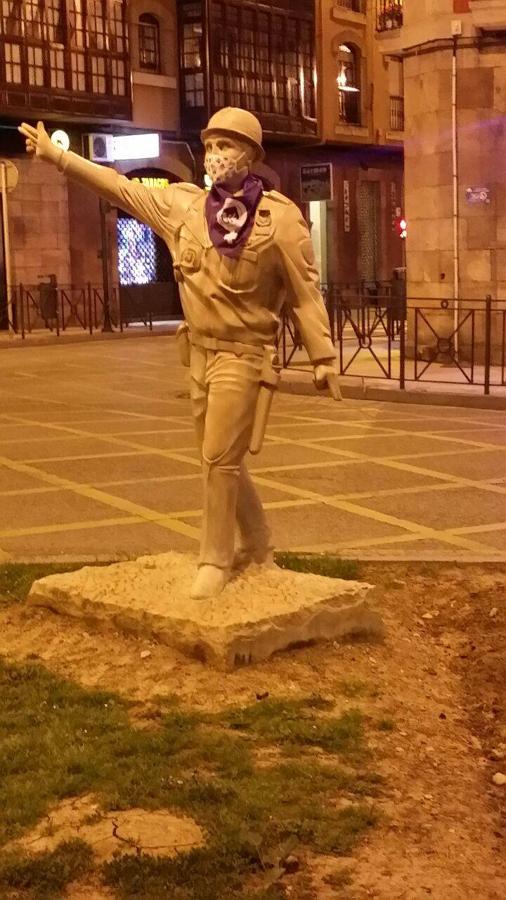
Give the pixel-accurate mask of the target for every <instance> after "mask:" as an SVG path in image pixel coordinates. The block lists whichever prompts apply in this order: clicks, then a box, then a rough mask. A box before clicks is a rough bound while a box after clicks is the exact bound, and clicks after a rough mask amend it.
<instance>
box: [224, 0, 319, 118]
mask: <svg viewBox="0 0 506 900" xmlns="http://www.w3.org/2000/svg"><path fill="white" fill-rule="evenodd" d="M274 5H275V7H276V9H272V10H268V8H267V4H265V3H264V4H262V6H261V8H260V7H259V8H257V9H255V8H252V6H251V5H249V4H248V5H247V6H246V5H245V4H242V3H238V2H234V0H227V2H226V3H225V2H223V0H213V2H212V5H211V51H212V62H213V65H212V71H213V104H212V105H213V108H214V109H217V108H219V107H221V106H241V107H244V108H245V109H249V110H251V111H252V112H255V113H257V114H258V113H260V114H262V113H263V114H267V115H269V114H271V115H272V114H275V115H279V116H283V117H285V118H290V119H292V120H293V119H295V120H297V121H298V122H300V120H301V119H303V118H307V119H314V118H315V76H314V71H315V53H314V25H313V21H312V17H311V16H310V15H309V14H308V15H304V14H301V13H300V12H299V6H298V5H297V4H295V3H294V2H286V3H283V4H281V3H276V4H274ZM281 6H283V7H286V12H285V11H284V10H282V9H280V7H281Z"/></svg>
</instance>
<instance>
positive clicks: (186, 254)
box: [181, 247, 197, 266]
mask: <svg viewBox="0 0 506 900" xmlns="http://www.w3.org/2000/svg"><path fill="white" fill-rule="evenodd" d="M196 259H197V256H196V253H195V250H194V249H193V247H187V248H186V250H183V253H182V256H181V262H182V263H184V264H185V266H194V265H195V261H196Z"/></svg>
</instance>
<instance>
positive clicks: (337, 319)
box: [278, 281, 506, 394]
mask: <svg viewBox="0 0 506 900" xmlns="http://www.w3.org/2000/svg"><path fill="white" fill-rule="evenodd" d="M322 294H323V296H324V300H325V304H326V307H327V311H328V315H329V322H330V330H331V336H332V341H333V343H334V345H335V347H336V350H337V362H338V367H339V374H340V375H342V376H344V375H350V376H355V377H358V378H361V379H370V378H372V379H387V380H390V381H392V382H396V383H397V386H398V387H399V388H400V389H401V390H404V389H405V388H406V385H407V383H409V382H411V383H414V382H419V383H421V382H425V383H427V384H441V385H445V384H446V385H459V386H460V387H461V388H473V389H474V390H476V388H481V389H482V391H483V393H484V394H490V392H491V389H493V388H504V387H506V301H505V300H493V299H492V297H491V296H487V297H485V298H484V299H483V300H468V299H460V300H459V301H458V302H455V301H454V300H446V299H442V300H440V299H433V298H428V297H411V298H409V300H407V301H406V298H405V296H404V282H402V281H398V282H396V281H393V282H392V283H391V284H390V285H389V286H388V289H386V287H385V286H381V285H379V286H378V289H377V291H375V290H373V289H371V286H367V285H360V286H358V287H355V288H353V286H351V285H323V286H322ZM278 347H279V353H280V359H281V363H282V365H283V367H284V368H292V369H297V368H298V369H303V370H307V367H308V365H309V360H308V358H307V354H306V352H305V350H304V347H303V344H302V340H301V336H300V334H299V333H298V331H297V328H296V327H295V325H294V324H293V322H292V320H291V318H290V313H289V310H288V309H285V310H284V311H283V318H282V324H281V328H280V334H279V344H278Z"/></svg>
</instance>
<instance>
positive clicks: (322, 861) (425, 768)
mask: <svg viewBox="0 0 506 900" xmlns="http://www.w3.org/2000/svg"><path fill="white" fill-rule="evenodd" d="M362 579H363V580H366V581H369V582H371V583H373V584H375V585H377V594H376V598H377V599H376V605H377V607H378V608H379V609H380V611H381V612H382V614H383V616H384V619H385V623H386V638H385V641H384V643H378V644H375V645H372V644H361V643H352V644H325V645H319V646H313V647H308V648H303V649H296V650H293V651H290V652H287V653H283V654H280V655H278V656H277V657H275V658H273V659H271V660H270V661H268V662H265V663H262V664H260V665H256V666H254V667H250V668H244V669H239V670H237V671H236V672H233V673H230V674H223V673H219V672H215V671H213V670H211V669H207V668H205V667H204V666H203V665H202V664H201V663H199V662H197V661H195V662H193V661H191V660H188V659H186V658H184V657H182V656H180V655H178V654H177V653H175V652H174V651H172V650H170V649H168V648H167V647H163V646H161V645H155V644H152V643H149V642H147V641H140V640H135V639H133V638H126V637H123V636H121V635H119V634H117V633H111V632H102V633H100V634H98V633H96V632H91V631H90V630H87V629H86V627H84V626H82V625H79V624H76V623H75V622H72V621H68V620H66V619H63V618H59V617H58V616H56V615H54V614H52V613H49V612H46V611H40V610H35V609H33V608H26V607H23V606H10V607H7V608H3V609H2V610H1V611H0V653H1V654H2V655H5V656H6V657H7V658H9V659H11V660H18V661H19V660H22V659H26V658H27V657H29V658H30V659H32V660H38V661H40V662H41V663H43V664H44V665H45V666H47V667H48V668H49V669H50V670H52V671H53V672H55V673H57V674H59V675H61V676H65V677H68V678H70V679H73V680H75V681H78V682H80V683H81V684H82V685H84V686H87V687H100V688H101V689H103V690H108V689H110V690H111V691H117V692H118V693H120V694H122V695H123V696H126V697H128V698H130V699H134V700H135V705H134V707H133V709H132V715H133V717H134V718H135V720H136V721H137V723H138V725H139V726H140V727H152V726H153V721H154V720H155V719H156V715H157V709H158V704H157V698H158V697H159V696H160V695H167V694H176V695H178V697H179V698H180V699H181V701H182V703H183V704H184V705H188V706H194V707H196V708H198V709H204V710H210V711H212V710H216V709H219V708H222V707H224V706H226V705H229V704H231V703H234V704H235V703H244V704H246V703H251V702H254V701H255V698H256V697H257V695H262V694H265V693H266V692H269V695H270V696H285V697H286V696H289V697H297V696H299V695H305V696H307V695H308V694H312V693H314V692H315V690H317V691H318V693H320V694H322V695H323V696H325V697H328V698H332V699H335V701H336V704H337V706H338V707H341V708H342V709H346V708H351V707H357V708H359V709H361V710H362V711H363V712H364V713H365V715H366V716H371V717H373V718H374V720H375V721H378V720H379V719H382V718H383V719H385V720H390V719H391V720H393V723H394V726H395V727H394V728H393V730H391V731H389V730H385V731H373V732H372V735H373V737H372V738H371V740H370V744H371V745H372V748H373V751H374V753H375V759H374V767H375V769H376V770H377V771H379V772H380V773H381V774H382V775H383V776H384V777H385V778H386V789H385V792H384V796H383V797H380V798H379V799H378V800H377V801H375V802H376V803H377V805H378V806H379V808H380V811H381V813H382V815H381V821H380V824H379V826H378V827H376V828H375V829H373V830H371V831H370V832H369V833H368V835H367V837H366V839H365V840H364V841H362V843H360V844H359V845H358V847H357V849H356V850H355V851H354V853H353V855H352V856H350V857H349V858H346V859H343V858H341V859H336V858H334V857H332V858H326V857H318V858H314V857H308V858H307V859H306V860H305V863H304V878H306V879H307V880H308V883H309V882H310V883H311V884H312V891H311V892H310V893H309V894H308V897H310V896H311V897H315V898H317V900H331V898H335V897H338V896H339V897H346V898H353V900H363V898H369V897H374V898H382V900H401V898H403V900H404V898H406V900H418V898H425V897H432V898H437V900H464V898H471V897H472V898H476V900H496V898H497V900H503V898H504V897H506V854H505V852H504V850H505V841H506V803H505V799H506V786H500V785H496V784H494V782H493V780H492V779H493V776H494V775H495V774H496V773H505V774H506V691H505V685H506V652H505V649H504V648H505V640H506V566H500V565H492V564H491V565H488V566H481V567H480V566H478V565H474V564H473V565H469V566H457V565H453V564H435V563H434V564H432V563H425V564H418V565H415V564H403V563H395V564H389V563H381V564H375V563H368V564H364V565H363V567H362ZM146 650H148V651H149V655H147V654H146V652H145V651H146ZM141 653H142V657H141ZM343 682H344V683H345V685H346V684H348V687H350V685H351V686H353V684H357V683H358V682H363V683H365V684H366V685H367V688H366V689H364V690H361V691H358V692H357V696H349V694H350V693H353V690H343ZM343 869H344V870H349V872H350V874H351V876H352V885H351V887H349V888H331V887H329V886H328V885H327V884H326V883H325V881H324V878H325V876H328V875H329V874H334V875H335V874H336V873H339V872H340V871H342V870H343ZM69 896H71V897H72V898H74V900H78V898H85V897H86V898H89V900H91V898H95V900H99V898H101V897H104V898H105V897H106V896H107V897H110V896H111V895H110V894H109V893H106V892H102V890H101V889H100V888H99V887H98V886H96V885H95V886H94V885H89V886H86V885H82V886H79V887H77V886H76V888H75V889H72V891H71V892H70V895H69ZM286 896H287V897H289V896H290V885H289V883H287V887H286ZM216 900H226V898H216Z"/></svg>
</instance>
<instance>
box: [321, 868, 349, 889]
mask: <svg viewBox="0 0 506 900" xmlns="http://www.w3.org/2000/svg"><path fill="white" fill-rule="evenodd" d="M323 880H324V882H325V884H328V885H330V887H334V888H343V887H349V886H350V884H351V883H352V881H353V878H352V874H351V869H350V868H348V867H347V868H346V869H341V871H340V872H332V874H330V875H326V876H325V878H324V879H323Z"/></svg>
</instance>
